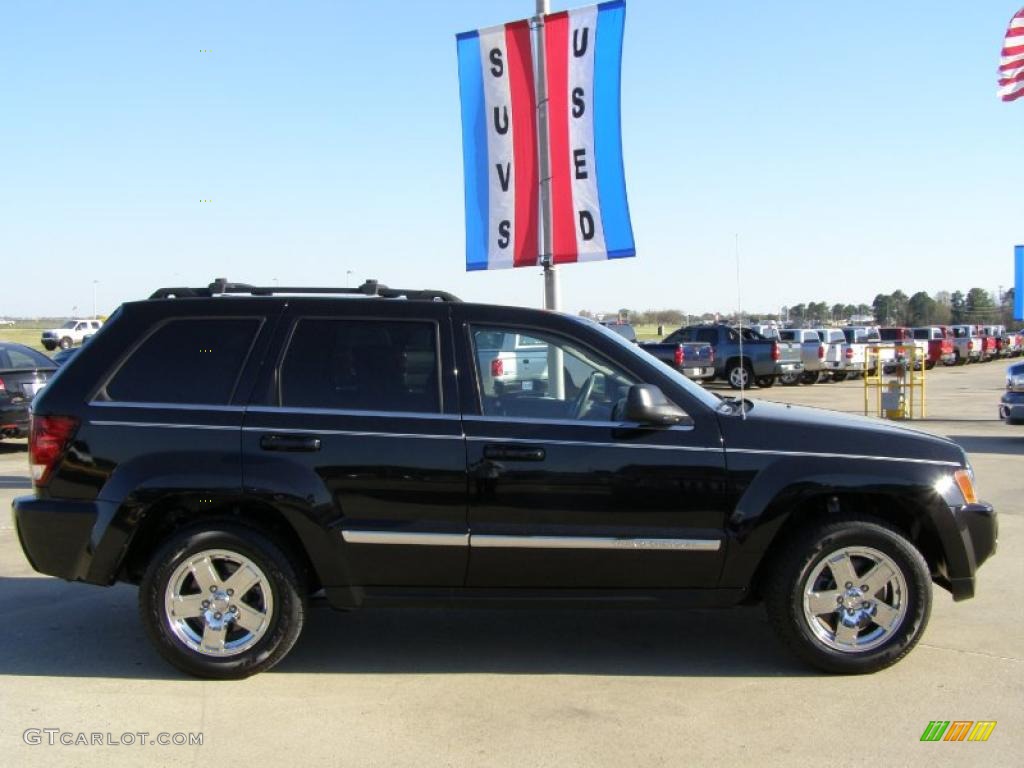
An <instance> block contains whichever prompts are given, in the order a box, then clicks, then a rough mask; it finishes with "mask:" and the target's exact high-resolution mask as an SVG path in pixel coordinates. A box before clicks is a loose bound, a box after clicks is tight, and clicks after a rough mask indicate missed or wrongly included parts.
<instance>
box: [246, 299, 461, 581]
mask: <svg viewBox="0 0 1024 768" xmlns="http://www.w3.org/2000/svg"><path fill="white" fill-rule="evenodd" d="M277 347H279V348H280V350H281V351H280V352H279V353H278V355H277V359H276V360H275V361H273V362H272V364H270V365H269V366H267V373H266V374H265V375H264V376H263V377H262V379H261V381H260V382H259V383H257V385H256V386H255V388H254V392H255V395H254V398H253V401H252V403H251V404H250V405H249V407H248V408H247V410H246V416H245V426H244V429H243V451H244V457H245V459H244V470H243V472H244V476H243V479H244V484H245V487H246V490H247V492H248V493H251V494H256V495H261V494H264V495H265V494H273V495H275V496H278V497H280V498H284V499H287V500H289V501H290V503H294V504H297V505H299V506H301V507H303V508H304V510H305V513H306V514H307V515H310V516H312V517H313V518H314V519H315V520H316V522H317V523H318V524H319V525H320V526H321V527H322V528H327V529H329V530H330V531H331V532H332V533H331V535H332V536H335V537H337V538H336V539H334V540H332V541H331V542H330V544H331V545H332V546H334V547H336V548H337V552H338V557H339V558H340V559H342V560H343V561H344V562H343V568H344V569H345V570H346V571H347V574H348V576H347V580H348V583H349V584H350V585H354V586H368V587H373V586H448V587H450V586H461V585H462V584H463V581H464V579H465V571H466V561H467V557H468V533H467V527H466V455H465V448H464V440H463V437H462V426H461V420H460V416H459V413H458V401H457V396H456V391H455V386H456V385H455V380H454V365H453V363H452V343H451V333H450V325H449V319H448V316H447V307H446V306H445V305H442V304H440V303H437V304H434V303H431V302H412V301H397V300H395V301H392V300H340V301H315V300H314V301H302V300H297V301H294V302H291V303H290V306H289V307H288V308H287V309H286V310H285V311H284V314H283V316H282V320H281V323H280V325H279V329H278V341H277Z"/></svg>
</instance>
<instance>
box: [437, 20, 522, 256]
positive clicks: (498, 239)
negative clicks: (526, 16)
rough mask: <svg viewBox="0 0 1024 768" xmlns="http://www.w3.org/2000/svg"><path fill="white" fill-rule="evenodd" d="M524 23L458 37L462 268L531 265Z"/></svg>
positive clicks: (505, 25) (514, 23)
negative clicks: (463, 203) (462, 177)
mask: <svg viewBox="0 0 1024 768" xmlns="http://www.w3.org/2000/svg"><path fill="white" fill-rule="evenodd" d="M530 38H531V32H530V22H529V21H527V20H523V21H516V22H512V23H510V24H503V25H501V26H497V27H490V28H488V29H480V30H475V31H473V32H464V33H463V34H461V35H458V36H457V37H456V47H457V50H458V59H459V94H460V100H461V103H462V162H463V166H464V170H465V176H466V269H467V270H470V271H472V270H479V269H504V268H508V267H530V266H536V265H537V252H538V249H537V243H538V231H537V227H538V217H539V211H538V198H539V195H538V186H539V185H538V179H537V101H536V90H535V88H534V82H533V58H532V48H531V45H530V42H531V40H530Z"/></svg>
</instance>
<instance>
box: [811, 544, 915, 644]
mask: <svg viewBox="0 0 1024 768" xmlns="http://www.w3.org/2000/svg"><path fill="white" fill-rule="evenodd" d="M908 600H909V594H908V592H907V581H906V578H905V577H904V575H903V572H902V571H901V570H900V568H899V566H897V565H896V563H895V562H894V561H893V560H892V558H890V557H889V556H888V555H886V554H884V553H883V552H880V551H878V550H877V549H872V548H871V547H843V548H842V549H839V550H836V551H835V552H832V553H831V554H829V555H828V556H826V557H825V558H823V559H822V560H821V561H820V562H819V563H818V564H817V565H816V566H815V567H814V569H813V570H812V571H811V573H810V575H809V576H808V577H807V579H806V581H805V582H804V588H803V608H804V621H806V622H807V626H808V627H809V628H810V630H811V631H812V632H813V633H814V635H815V637H816V638H817V639H818V640H819V641H820V642H821V643H823V644H824V645H826V646H828V647H829V648H833V649H835V650H837V651H843V652H846V653H860V652H863V651H870V650H871V649H872V648H877V647H878V646H879V645H881V644H882V643H884V642H885V641H886V640H887V639H888V638H889V637H890V636H891V635H892V633H893V632H895V631H896V630H897V629H899V627H900V625H901V624H902V623H903V620H904V618H905V617H906V615H907V604H908Z"/></svg>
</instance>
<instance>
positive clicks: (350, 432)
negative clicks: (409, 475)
mask: <svg viewBox="0 0 1024 768" xmlns="http://www.w3.org/2000/svg"><path fill="white" fill-rule="evenodd" d="M242 431H243V432H277V433H281V434H284V435H344V436H346V437H401V438H410V437H415V438H421V439H424V440H463V439H465V438H463V436H462V435H430V434H424V433H418V432H369V431H366V430H358V429H294V428H292V427H271V426H263V427H242Z"/></svg>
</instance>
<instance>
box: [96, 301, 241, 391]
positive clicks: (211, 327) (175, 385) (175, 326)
mask: <svg viewBox="0 0 1024 768" xmlns="http://www.w3.org/2000/svg"><path fill="white" fill-rule="evenodd" d="M259 326H260V321H259V320H258V319H257V318H187V319H181V320H173V321H171V322H169V323H167V324H165V325H162V326H160V327H159V328H158V329H157V330H156V331H154V332H153V333H152V334H150V335H149V336H148V337H147V338H146V339H145V341H143V342H142V344H140V345H139V346H138V348H136V349H135V351H134V352H132V353H131V355H129V357H128V359H127V360H125V362H124V364H123V365H121V367H120V368H119V369H118V370H117V372H116V373H115V374H114V375H113V377H112V378H111V379H110V381H109V383H108V384H107V386H106V387H104V389H103V391H102V392H101V393H100V397H101V398H104V397H105V399H107V400H114V401H119V402H136V403H194V404H200V405H226V404H227V403H228V402H229V401H230V400H231V395H232V393H233V392H234V389H235V384H236V382H237V381H238V376H239V374H240V373H241V371H242V364H243V363H244V362H245V358H246V356H247V355H248V353H249V348H250V347H251V346H252V341H253V338H254V337H255V336H256V331H257V330H258V329H259Z"/></svg>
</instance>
